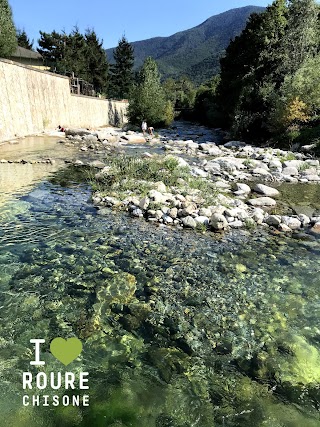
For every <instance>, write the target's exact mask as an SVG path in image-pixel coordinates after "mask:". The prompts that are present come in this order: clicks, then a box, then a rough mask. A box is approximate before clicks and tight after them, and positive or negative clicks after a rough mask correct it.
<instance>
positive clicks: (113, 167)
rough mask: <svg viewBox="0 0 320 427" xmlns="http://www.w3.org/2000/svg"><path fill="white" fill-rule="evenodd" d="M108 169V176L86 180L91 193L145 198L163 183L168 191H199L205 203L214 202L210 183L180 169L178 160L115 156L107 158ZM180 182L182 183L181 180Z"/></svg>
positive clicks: (184, 169) (170, 157) (212, 188)
mask: <svg viewBox="0 0 320 427" xmlns="http://www.w3.org/2000/svg"><path fill="white" fill-rule="evenodd" d="M108 166H110V170H109V171H108V173H106V174H103V175H102V176H100V178H99V179H96V178H95V174H94V173H92V172H91V173H90V177H89V181H90V182H91V185H92V187H93V190H95V191H99V192H100V193H101V194H103V195H110V194H112V195H114V196H115V197H118V198H122V199H123V198H125V197H127V196H128V195H135V196H137V197H144V196H145V195H147V194H148V192H149V191H150V190H151V189H153V188H154V183H156V182H159V181H161V182H163V183H164V184H165V185H166V187H167V191H168V192H172V191H173V190H172V188H174V190H175V192H181V193H185V194H193V193H194V192H195V191H198V192H199V197H201V198H202V199H204V201H205V202H206V203H209V204H212V203H214V201H215V197H216V194H217V190H216V188H215V185H214V183H213V182H212V181H209V180H207V179H204V178H199V177H193V176H192V175H191V173H190V169H189V168H188V167H181V166H179V162H178V160H177V159H176V158H175V157H173V156H165V157H163V156H154V157H153V158H146V159H142V158H139V157H132V156H126V155H122V156H118V157H112V158H109V159H108ZM182 180H183V181H182Z"/></svg>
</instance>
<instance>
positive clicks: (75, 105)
mask: <svg viewBox="0 0 320 427" xmlns="http://www.w3.org/2000/svg"><path fill="white" fill-rule="evenodd" d="M127 105H128V104H127V102H124V101H112V100H104V99H98V98H92V97H89V96H78V95H72V94H71V93H70V89H69V79H68V78H67V77H64V76H59V75H57V74H52V73H49V72H46V71H41V70H36V69H34V68H32V67H28V66H25V65H22V64H18V63H16V62H12V61H8V60H4V59H0V142H2V141H8V140H10V139H13V138H15V137H21V136H26V135H33V134H35V133H38V132H42V131H44V130H46V129H47V130H49V129H54V128H56V127H57V126H58V125H61V126H64V127H89V128H92V127H100V126H106V125H117V124H119V123H123V122H125V121H126V109H127Z"/></svg>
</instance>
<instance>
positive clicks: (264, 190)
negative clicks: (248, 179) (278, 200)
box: [254, 184, 280, 197]
mask: <svg viewBox="0 0 320 427" xmlns="http://www.w3.org/2000/svg"><path fill="white" fill-rule="evenodd" d="M254 191H256V192H257V193H261V194H263V195H264V196H267V197H277V196H279V195H280V193H279V191H278V190H277V189H276V188H272V187H268V186H267V185H263V184H256V185H255V186H254Z"/></svg>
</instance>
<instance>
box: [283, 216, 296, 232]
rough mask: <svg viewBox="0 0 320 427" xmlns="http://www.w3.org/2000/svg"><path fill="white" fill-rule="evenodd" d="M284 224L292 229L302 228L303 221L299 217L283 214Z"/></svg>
mask: <svg viewBox="0 0 320 427" xmlns="http://www.w3.org/2000/svg"><path fill="white" fill-rule="evenodd" d="M281 219H282V222H283V224H285V225H287V226H288V227H289V228H291V230H297V229H298V228H301V221H300V220H299V219H298V218H294V217H291V216H283V217H282V218H281Z"/></svg>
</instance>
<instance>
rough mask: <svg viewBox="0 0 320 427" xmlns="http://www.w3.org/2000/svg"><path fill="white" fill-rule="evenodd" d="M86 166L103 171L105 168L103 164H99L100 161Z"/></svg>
mask: <svg viewBox="0 0 320 427" xmlns="http://www.w3.org/2000/svg"><path fill="white" fill-rule="evenodd" d="M88 166H90V167H91V168H96V169H104V168H105V167H106V165H105V163H103V162H100V160H94V161H93V162H90V163H88Z"/></svg>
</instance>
